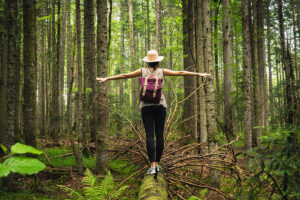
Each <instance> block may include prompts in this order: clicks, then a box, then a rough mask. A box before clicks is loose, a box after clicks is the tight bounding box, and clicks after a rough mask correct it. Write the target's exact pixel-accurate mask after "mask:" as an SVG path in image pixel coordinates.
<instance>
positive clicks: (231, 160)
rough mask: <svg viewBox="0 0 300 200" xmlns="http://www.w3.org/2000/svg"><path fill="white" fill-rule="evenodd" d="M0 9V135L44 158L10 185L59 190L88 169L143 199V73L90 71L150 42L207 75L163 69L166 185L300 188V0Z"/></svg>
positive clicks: (190, 189)
mask: <svg viewBox="0 0 300 200" xmlns="http://www.w3.org/2000/svg"><path fill="white" fill-rule="evenodd" d="M0 20H1V21H0V47H1V48H0V113H1V114H0V144H2V145H4V146H5V147H7V148H8V149H9V148H10V147H11V146H12V145H13V144H15V143H16V142H21V143H24V144H27V145H30V146H33V147H37V148H38V149H41V150H43V151H44V154H43V155H41V156H40V157H39V158H40V159H41V160H42V161H43V162H45V163H46V165H47V167H46V168H45V170H44V171H43V172H41V173H39V174H38V175H35V176H21V175H17V174H13V175H9V176H8V177H7V178H2V179H1V180H0V184H2V185H3V186H6V187H7V189H8V191H9V190H15V189H19V190H20V189H22V191H23V192H24V191H26V192H29V193H28V194H27V193H26V192H25V193H24V194H22V195H29V196H30V197H32V198H33V197H34V198H39V197H40V195H41V196H44V197H45V196H46V197H50V196H51V198H52V197H53V196H55V195H57V191H58V190H60V189H59V188H58V187H56V185H57V184H63V185H71V187H72V188H73V189H76V188H81V187H82V186H80V182H79V181H78V180H81V179H82V175H83V172H84V169H86V168H90V169H92V171H93V173H94V174H98V176H99V179H100V180H101V178H103V177H104V175H105V174H106V173H107V171H108V170H110V171H112V173H113V174H114V176H116V177H117V181H116V182H117V183H122V184H124V183H125V182H127V184H129V185H130V189H128V188H127V190H130V192H128V193H127V194H122V195H123V196H122V195H121V196H122V198H124V199H135V196H136V195H137V191H138V188H139V184H137V183H139V181H140V180H141V179H142V174H143V172H144V171H143V169H145V166H147V164H148V161H147V156H146V148H145V136H144V133H143V126H142V123H141V117H140V111H139V108H138V105H139V104H138V103H139V100H138V96H139V90H140V88H139V83H138V78H134V79H127V80H117V81H108V82H106V83H99V82H97V81H96V77H106V76H111V75H116V74H120V73H126V72H130V71H133V70H136V69H139V68H141V67H144V66H146V65H145V63H143V62H142V58H143V57H144V56H146V54H147V51H148V50H150V49H156V50H158V52H159V54H160V55H163V56H164V57H165V59H164V60H163V61H162V63H161V65H160V67H162V68H168V69H172V70H187V71H194V72H207V73H211V74H212V76H211V77H209V78H201V77H200V78H199V77H197V78H196V77H166V78H165V87H164V94H165V96H166V98H167V103H168V116H167V122H166V128H165V141H166V147H165V151H164V155H163V157H164V158H163V159H162V166H163V167H165V169H166V171H167V177H168V179H167V182H168V186H169V189H168V194H169V197H170V198H172V199H186V198H189V197H191V196H197V197H199V198H205V199H216V195H217V196H218V195H219V196H218V198H220V199H221V198H232V199H246V198H248V199H272V198H274V199H276V198H279V197H280V198H282V199H296V198H299V197H300V193H299V186H300V183H299V180H300V179H299V170H300V166H299V165H300V164H299V163H300V162H299V158H300V156H299V154H300V147H299V142H298V141H299V135H300V134H299V133H300V131H299V125H300V89H299V87H300V71H299V70H300V69H299V55H298V49H299V48H298V47H299V45H300V44H299V38H300V1H299V0H243V1H240V0H189V1H187V0H182V1H180V0H163V1H161V0H109V1H106V0H97V1H94V0H82V1H80V0H23V1H18V0H0ZM2 154H4V150H3V152H2V153H1V154H0V155H2ZM1 157H2V159H1V161H3V160H4V158H5V156H1ZM0 170H1V169H0ZM70 171H71V172H72V173H71V175H70V173H69V172H70ZM73 173H74V174H73ZM125 177H129V178H128V179H125ZM190 177H192V178H193V179H191V178H190ZM57 178H58V179H57ZM17 180H21V181H17ZM74 180H77V181H74ZM122 180H125V181H123V182H122ZM134 180H139V181H138V182H135V181H134ZM39 182H43V183H45V182H47V184H46V186H45V187H44V188H39V186H38V185H39V184H37V183H39ZM28 183H30V184H28ZM67 183H68V184H67ZM30 185H31V186H30ZM119 187H120V185H119ZM3 188H4V187H3ZM0 190H1V193H0V195H3V197H4V198H5V197H7V198H8V196H10V197H12V195H13V194H12V193H10V192H8V191H7V190H4V189H3V191H2V189H0ZM39 190H42V191H43V192H39ZM14 195H16V196H14V199H17V198H21V197H19V196H18V195H21V194H14ZM61 195H66V194H65V193H63V194H61ZM22 198H24V197H22ZM40 198H42V197H40ZM54 198H55V197H54ZM57 198H58V199H62V198H65V196H57ZM195 198H196V197H195Z"/></svg>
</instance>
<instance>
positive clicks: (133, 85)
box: [128, 0, 137, 110]
mask: <svg viewBox="0 0 300 200" xmlns="http://www.w3.org/2000/svg"><path fill="white" fill-rule="evenodd" d="M132 1H133V0H128V8H129V35H130V60H131V61H130V63H131V71H134V70H135V67H136V66H135V65H136V62H135V59H136V58H135V56H136V55H135V41H134V29H133V25H134V24H133V2H132ZM136 85H137V81H136V78H133V79H131V90H132V98H131V100H132V108H133V110H135V108H136V107H137V91H136Z"/></svg>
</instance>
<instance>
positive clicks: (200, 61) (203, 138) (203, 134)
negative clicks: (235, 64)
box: [196, 0, 208, 154]
mask: <svg viewBox="0 0 300 200" xmlns="http://www.w3.org/2000/svg"><path fill="white" fill-rule="evenodd" d="M196 16H197V26H196V27H197V30H196V31H197V32H196V33H197V34H196V36H197V37H196V41H197V65H198V66H197V67H198V71H199V72H204V71H205V68H204V58H203V56H204V52H203V35H202V34H203V27H202V22H203V20H202V0H197V15H196ZM200 80H201V81H200ZM200 80H199V84H200V83H202V84H203V80H204V79H203V78H202V79H200ZM198 105H199V108H198V112H199V121H200V123H199V125H200V127H199V129H200V133H199V137H200V138H199V141H200V143H206V142H207V124H206V123H207V121H206V104H205V91H204V86H203V87H201V88H200V89H199V100H198ZM207 151H208V147H207V146H205V147H204V148H202V149H201V152H200V153H201V154H205V153H207Z"/></svg>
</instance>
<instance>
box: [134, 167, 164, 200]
mask: <svg viewBox="0 0 300 200" xmlns="http://www.w3.org/2000/svg"><path fill="white" fill-rule="evenodd" d="M167 190H168V184H167V181H166V179H165V177H164V175H163V174H162V173H158V175H157V178H156V179H155V178H154V175H147V174H145V176H144V179H143V180H142V184H141V186H140V188H139V194H138V200H167V199H168V191H167Z"/></svg>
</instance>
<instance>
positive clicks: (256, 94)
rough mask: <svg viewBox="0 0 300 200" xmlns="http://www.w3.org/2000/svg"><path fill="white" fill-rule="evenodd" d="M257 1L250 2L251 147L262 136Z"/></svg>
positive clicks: (258, 141) (257, 143)
mask: <svg viewBox="0 0 300 200" xmlns="http://www.w3.org/2000/svg"><path fill="white" fill-rule="evenodd" d="M257 1H258V0H252V3H253V4H252V9H253V15H252V16H253V25H252V37H251V39H252V40H251V46H252V51H253V52H252V54H251V55H252V69H253V79H254V80H253V82H254V91H253V99H254V102H253V103H254V113H253V120H254V128H253V135H252V136H253V140H252V142H253V146H258V145H260V139H258V138H259V137H261V136H262V128H261V127H262V125H263V124H262V107H261V104H262V101H261V97H260V87H261V85H260V82H259V64H258V42H257Z"/></svg>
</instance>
